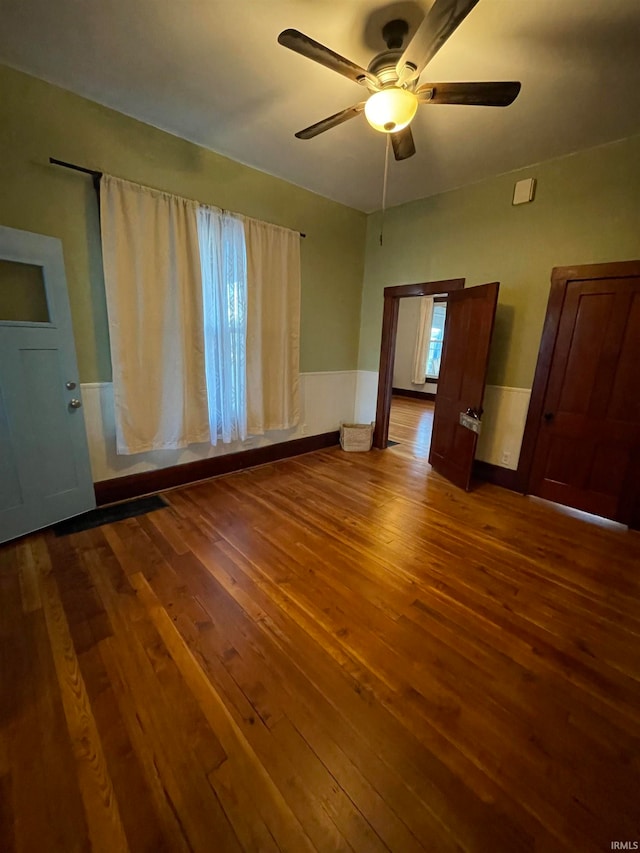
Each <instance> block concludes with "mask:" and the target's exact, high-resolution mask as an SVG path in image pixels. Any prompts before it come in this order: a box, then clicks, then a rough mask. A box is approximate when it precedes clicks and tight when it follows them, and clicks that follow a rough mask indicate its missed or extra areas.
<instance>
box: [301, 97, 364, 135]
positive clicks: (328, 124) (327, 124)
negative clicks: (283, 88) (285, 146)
mask: <svg viewBox="0 0 640 853" xmlns="http://www.w3.org/2000/svg"><path fill="white" fill-rule="evenodd" d="M364 104H365V102H364V101H362V102H361V103H359V104H354V105H353V106H352V107H347V109H346V110H341V111H340V112H339V113H335V115H332V116H329V117H328V118H323V119H322V121H317V122H316V123H315V124H312V125H310V126H309V127H305V129H304V130H299V131H298V132H297V133H296V136H297V137H298V139H313V137H314V136H318V134H320V133H324V132H325V130H331V128H332V127H337V126H338V125H339V124H342V123H343V122H345V121H349V119H350V118H355V117H356V116H357V115H360V113H361V112H362V111H363V110H364Z"/></svg>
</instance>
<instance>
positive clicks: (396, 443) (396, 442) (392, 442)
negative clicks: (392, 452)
mask: <svg viewBox="0 0 640 853" xmlns="http://www.w3.org/2000/svg"><path fill="white" fill-rule="evenodd" d="M398 444H400V442H399V441H391V439H390V438H388V439H387V447H396V446H397V445H398Z"/></svg>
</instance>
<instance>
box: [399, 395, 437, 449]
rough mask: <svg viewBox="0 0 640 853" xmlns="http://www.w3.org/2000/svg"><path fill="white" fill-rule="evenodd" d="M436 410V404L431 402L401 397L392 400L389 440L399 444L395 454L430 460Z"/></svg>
mask: <svg viewBox="0 0 640 853" xmlns="http://www.w3.org/2000/svg"><path fill="white" fill-rule="evenodd" d="M434 408H435V403H434V402H432V401H431V400H417V399H413V398H411V397H400V396H394V397H392V398H391V412H390V416H389V438H390V439H391V441H397V442H399V447H398V448H397V449H395V448H394V453H396V454H398V455H399V456H405V457H408V458H415V459H425V460H426V459H428V458H429V448H430V447H431V432H432V430H433V410H434Z"/></svg>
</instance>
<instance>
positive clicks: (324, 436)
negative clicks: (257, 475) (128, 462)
mask: <svg viewBox="0 0 640 853" xmlns="http://www.w3.org/2000/svg"><path fill="white" fill-rule="evenodd" d="M339 443H340V433H339V432H338V431H337V430H336V431H335V432H323V433H321V434H320V435H309V436H305V437H304V438H295V439H293V440H292V441H282V442H280V443H279V444H270V445H268V446H267V447H254V448H252V449H250V450H241V451H239V452H238V453H228V454H226V455H225V456H213V457H211V458H210V459H198V460H197V461H195V462H185V464H184V465H172V466H170V467H169V468H159V469H156V470H154V471H143V472H142V473H141V474H129V475H128V476H126V477H114V478H113V479H112V480H100V481H99V482H97V483H94V484H93V488H94V490H95V493H96V503H97V504H98V506H103V505H104V504H109V503H115V502H116V501H123V500H128V499H129V498H135V497H139V496H140V495H148V494H152V493H153V492H162V491H164V490H165V489H173V488H175V487H176V486H184V485H187V484H188V483H196V482H198V480H208V479H209V478H211V477H219V476H220V475H221V474H231V473H232V472H234V471H242V470H243V469H244V468H255V467H256V465H266V464H268V463H269V462H277V461H278V460H279V459H287V458H289V457H291V456H300V455H301V454H302V453H311V452H312V451H314V450H322V449H323V448H325V447H333V446H334V445H336V444H339Z"/></svg>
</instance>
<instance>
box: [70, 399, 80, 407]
mask: <svg viewBox="0 0 640 853" xmlns="http://www.w3.org/2000/svg"><path fill="white" fill-rule="evenodd" d="M81 407H82V400H76V398H75V397H74V398H73V400H69V408H70V409H79V408H81Z"/></svg>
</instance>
